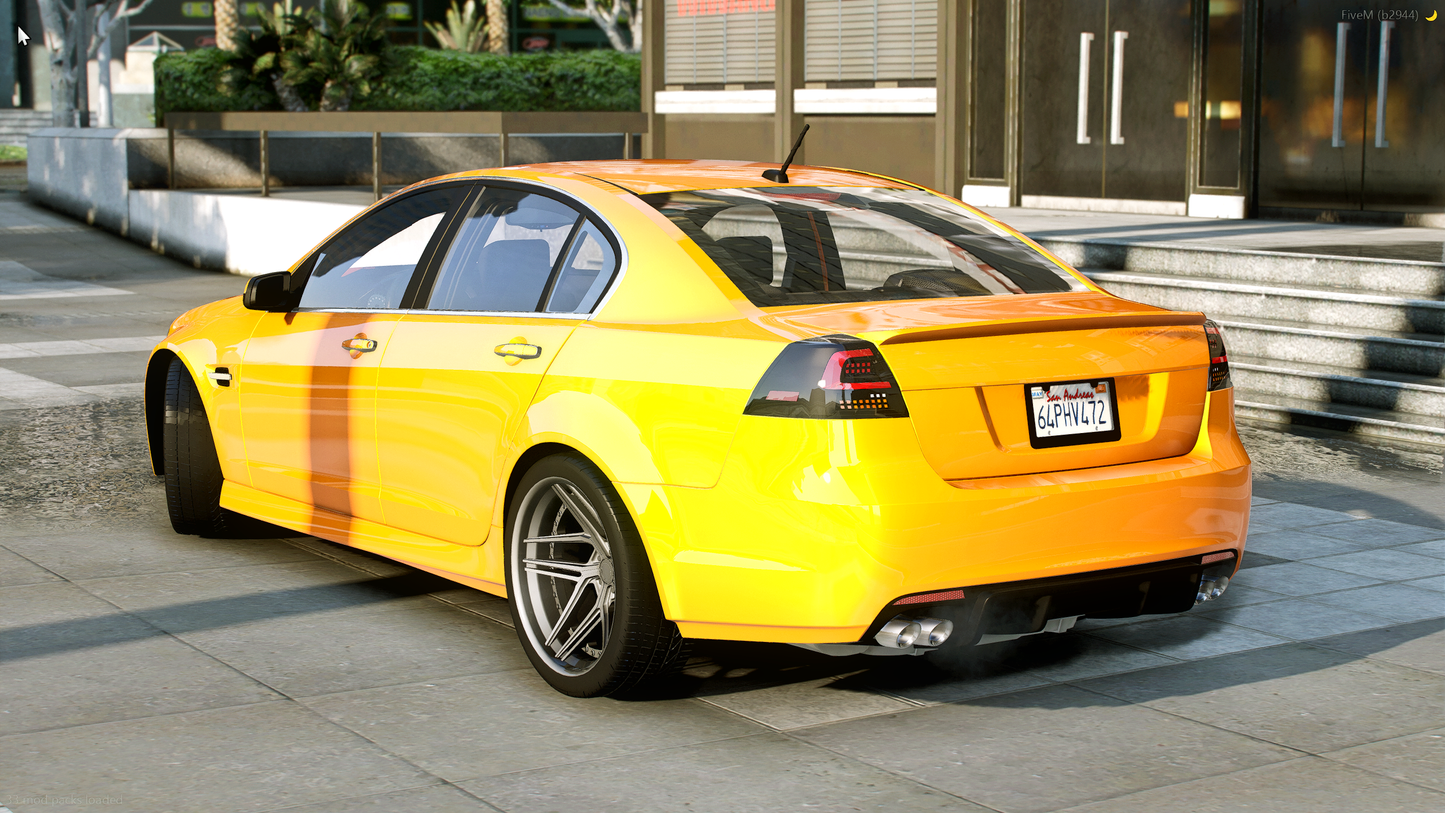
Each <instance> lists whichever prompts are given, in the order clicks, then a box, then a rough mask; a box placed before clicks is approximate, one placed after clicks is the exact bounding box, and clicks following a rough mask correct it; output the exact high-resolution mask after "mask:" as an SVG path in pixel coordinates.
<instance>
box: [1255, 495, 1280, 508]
mask: <svg viewBox="0 0 1445 813" xmlns="http://www.w3.org/2000/svg"><path fill="white" fill-rule="evenodd" d="M1276 502H1278V500H1267V499H1265V498H1264V497H1250V498H1249V504H1250V505H1251V506H1255V505H1271V504H1273V503H1276Z"/></svg>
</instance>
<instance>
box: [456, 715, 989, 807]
mask: <svg viewBox="0 0 1445 813" xmlns="http://www.w3.org/2000/svg"><path fill="white" fill-rule="evenodd" d="M462 787H463V788H465V789H466V790H467V791H469V792H471V793H474V794H476V795H477V796H480V797H481V798H483V799H486V800H487V801H488V802H490V803H492V804H494V805H496V806H497V807H498V808H500V809H502V810H506V811H509V812H514V813H547V812H550V811H558V810H587V811H598V813H607V812H608V811H614V812H615V813H652V812H654V811H655V812H656V813H674V811H679V810H687V811H692V812H693V813H709V812H713V813H776V811H781V810H827V811H843V810H877V811H938V812H939V813H943V811H959V812H960V813H967V812H968V811H978V813H984V811H985V808H982V807H979V806H977V805H973V804H970V803H968V802H965V801H963V800H961V799H959V798H957V797H954V796H950V795H948V794H945V793H940V792H938V791H936V790H932V789H929V788H926V787H924V786H922V785H919V784H917V783H916V782H911V781H909V780H908V779H905V778H901V777H898V776H893V775H890V774H889V773H886V772H884V771H881V770H878V769H877V768H874V767H872V766H869V765H863V764H860V763H858V762H854V761H853V760H850V759H845V758H842V757H839V756H837V755H835V754H830V753H828V752H827V751H824V750H823V749H821V748H816V747H814V746H811V745H808V744H806V743H801V742H798V741H796V740H791V739H788V738H785V737H782V736H780V735H777V734H757V735H754V736H751V737H740V738H737V739H731V740H724V741H722V742H713V743H707V744H703V745H692V746H685V747H681V748H668V749H664V750H660V751H649V752H647V753H644V754H634V755H631V756H625V757H617V758H613V759H604V760H597V761H595V762H584V763H581V764H578V765H568V766H564V767H560V768H549V769H546V770H540V771H528V772H524V773H515V774H508V775H506V776H496V777H491V778H488V779H478V780H476V781H472V782H464V783H462Z"/></svg>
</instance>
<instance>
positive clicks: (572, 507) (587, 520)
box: [552, 483, 607, 551]
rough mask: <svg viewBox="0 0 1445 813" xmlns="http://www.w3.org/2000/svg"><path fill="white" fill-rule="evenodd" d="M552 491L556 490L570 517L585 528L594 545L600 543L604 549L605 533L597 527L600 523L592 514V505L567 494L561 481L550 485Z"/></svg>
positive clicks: (605, 543)
mask: <svg viewBox="0 0 1445 813" xmlns="http://www.w3.org/2000/svg"><path fill="white" fill-rule="evenodd" d="M552 491H554V492H556V494H557V498H558V499H560V500H561V501H562V503H563V504H564V505H566V506H567V510H568V511H569V512H571V514H572V517H573V518H574V519H576V520H577V523H578V524H579V525H581V526H582V527H583V528H584V529H586V531H587V534H588V535H589V536H591V537H592V544H593V545H594V546H597V545H601V546H602V547H603V548H604V551H605V548H606V545H607V535H606V534H604V533H602V529H601V528H600V527H598V526H599V525H601V523H600V522H598V520H597V518H596V517H594V516H593V515H592V511H591V510H590V509H591V507H592V506H590V505H587V503H586V501H585V500H580V499H578V498H577V497H574V496H573V495H571V494H568V493H567V491H568V489H565V488H563V487H562V484H561V483H557V484H556V485H554V486H552ZM579 496H580V495H579Z"/></svg>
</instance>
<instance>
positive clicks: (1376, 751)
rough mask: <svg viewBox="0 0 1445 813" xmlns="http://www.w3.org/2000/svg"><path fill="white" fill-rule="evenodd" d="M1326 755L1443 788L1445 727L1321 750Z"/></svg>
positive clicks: (1442, 789) (1429, 786) (1426, 785)
mask: <svg viewBox="0 0 1445 813" xmlns="http://www.w3.org/2000/svg"><path fill="white" fill-rule="evenodd" d="M1321 756H1323V757H1325V758H1326V759H1333V760H1335V761H1336V762H1343V763H1345V764H1346V765H1353V766H1355V767H1356V768H1363V769H1365V770H1367V771H1371V772H1374V773H1377V774H1383V775H1384V776H1388V777H1391V778H1393V779H1400V780H1403V781H1405V782H1410V783H1413V784H1416V785H1424V786H1425V787H1427V788H1434V789H1435V790H1439V791H1445V729H1438V730H1435V731H1424V732H1421V733H1419V734H1412V735H1410V736H1408V737H1397V738H1395V739H1393V740H1385V741H1384V742H1372V743H1370V744H1369V745H1357V746H1355V747H1354V748H1345V749H1343V750H1340V751H1331V752H1329V753H1327V754H1321Z"/></svg>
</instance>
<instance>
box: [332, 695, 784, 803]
mask: <svg viewBox="0 0 1445 813" xmlns="http://www.w3.org/2000/svg"><path fill="white" fill-rule="evenodd" d="M304 702H305V703H306V705H307V706H309V707H310V708H312V709H314V710H315V711H316V712H317V713H318V714H321V715H322V716H324V717H326V718H327V719H329V720H332V721H334V722H336V723H338V724H339V725H343V726H345V727H347V728H349V729H351V730H352V731H355V732H357V733H358V734H360V735H361V736H363V737H366V738H367V739H368V740H371V741H372V742H375V743H377V744H378V745H380V746H381V747H383V748H385V749H387V750H389V751H391V752H392V753H395V754H398V755H400V756H402V757H403V758H405V759H406V760H408V761H410V762H411V763H413V764H415V765H418V766H421V767H422V768H424V769H426V770H427V771H430V772H431V773H434V774H436V775H437V776H440V777H442V778H443V779H446V780H447V781H449V782H460V781H462V780H466V779H476V778H479V777H483V776H493V775H497V774H504V773H509V772H511V771H525V770H531V769H534V768H545V767H549V766H555V765H562V764H566V763H571V762H582V761H586V760H592V759H600V758H605V757H614V756H621V755H623V754H630V753H637V752H640V751H650V750H653V749H656V748H668V747H674V746H679V745H693V744H697V743H701V742H709V741H712V740H721V739H729V738H732V737H739V736H743V735H747V734H755V733H757V732H758V731H759V730H761V727H760V726H758V725H757V724H755V723H751V722H747V721H745V720H742V719H739V718H738V717H736V716H734V715H732V714H728V713H727V712H724V711H721V710H719V709H717V708H714V707H713V706H710V705H708V704H706V703H703V702H701V701H698V700H691V699H688V700H662V701H654V702H647V703H638V702H628V701H625V700H614V699H611V698H594V699H589V700H583V699H578V698H574V697H567V696H566V695H563V694H560V693H558V692H557V691H555V690H553V689H552V687H551V686H548V685H547V684H546V683H545V682H543V681H542V679H541V678H540V677H538V676H537V673H536V672H534V671H533V670H532V669H530V668H528V669H522V670H518V671H515V672H501V673H497V674H490V675H473V676H468V677H461V678H452V679H449V680H438V681H433V682H429V683H421V684H412V685H409V686H390V687H386V688H381V689H366V690H363V691H359V692H345V693H342V694H334V695H327V696H324V697H313V698H309V699H307V700H305V701H304Z"/></svg>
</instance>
